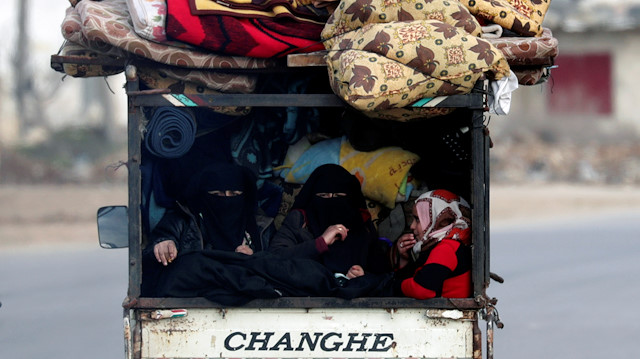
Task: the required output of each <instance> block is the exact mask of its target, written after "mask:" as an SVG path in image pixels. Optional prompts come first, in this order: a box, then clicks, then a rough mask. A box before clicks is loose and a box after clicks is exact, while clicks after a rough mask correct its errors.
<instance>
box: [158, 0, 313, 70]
mask: <svg viewBox="0 0 640 359" xmlns="http://www.w3.org/2000/svg"><path fill="white" fill-rule="evenodd" d="M167 12H168V16H167V25H166V31H167V36H169V37H171V38H174V39H176V40H179V41H183V42H186V43H189V44H192V45H196V46H200V47H202V48H205V49H207V50H210V51H214V52H218V53H221V54H227V55H236V56H247V57H259V58H269V57H282V56H286V55H288V54H291V53H298V52H313V51H318V50H324V46H323V45H322V43H321V42H320V32H322V29H323V27H324V25H322V24H314V23H302V22H298V21H295V20H292V19H286V18H284V19H282V18H277V19H276V18H273V19H270V18H243V17H233V16H223V15H201V16H195V15H192V14H191V10H190V6H189V0H167Z"/></svg>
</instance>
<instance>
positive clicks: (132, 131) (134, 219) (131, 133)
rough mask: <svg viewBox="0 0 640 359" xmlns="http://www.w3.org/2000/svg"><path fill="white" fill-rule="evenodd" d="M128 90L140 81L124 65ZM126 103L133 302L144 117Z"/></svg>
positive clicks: (138, 265)
mask: <svg viewBox="0 0 640 359" xmlns="http://www.w3.org/2000/svg"><path fill="white" fill-rule="evenodd" d="M125 75H126V76H127V91H137V90H138V89H139V82H138V78H137V74H136V71H135V68H134V67H133V66H129V67H127V70H126V71H125ZM128 102H129V106H128V123H127V126H128V137H129V138H128V151H129V160H128V170H129V179H128V181H129V289H128V294H127V296H128V301H129V303H135V300H136V299H137V298H138V297H139V296H140V285H141V283H142V249H141V239H142V236H141V235H142V230H141V213H140V201H141V192H142V189H141V178H140V161H141V151H140V145H141V143H142V136H141V135H140V124H141V123H142V121H143V119H144V114H143V113H142V109H141V108H140V107H138V106H135V105H133V103H132V100H131V97H129V101H128Z"/></svg>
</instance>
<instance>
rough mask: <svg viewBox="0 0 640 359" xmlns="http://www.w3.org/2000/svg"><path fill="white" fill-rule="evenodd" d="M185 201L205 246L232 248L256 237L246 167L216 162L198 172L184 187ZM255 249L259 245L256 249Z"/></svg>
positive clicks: (252, 184) (252, 182)
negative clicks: (200, 231) (200, 232)
mask: <svg viewBox="0 0 640 359" xmlns="http://www.w3.org/2000/svg"><path fill="white" fill-rule="evenodd" d="M184 193H185V196H186V203H187V206H188V208H189V209H190V210H191V212H192V214H194V215H195V216H196V220H197V221H198V223H199V226H200V228H201V230H202V234H203V238H204V249H217V250H225V251H234V250H236V248H237V247H238V246H240V245H242V244H249V245H258V246H259V244H260V241H255V242H253V238H256V237H255V236H256V221H255V214H256V206H257V201H256V184H255V176H254V175H253V173H252V172H251V171H250V170H249V169H248V168H245V167H241V166H237V165H232V164H226V163H218V164H214V165H209V166H207V167H205V168H204V169H203V170H202V171H200V172H199V173H198V174H197V175H196V176H195V177H194V178H192V180H191V181H190V183H189V185H188V186H187V188H185V191H184ZM256 249H257V250H259V249H261V248H256Z"/></svg>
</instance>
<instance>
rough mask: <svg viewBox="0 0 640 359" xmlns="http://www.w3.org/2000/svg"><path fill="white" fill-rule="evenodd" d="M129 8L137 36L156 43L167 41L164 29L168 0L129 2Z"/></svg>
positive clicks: (135, 0)
mask: <svg viewBox="0 0 640 359" xmlns="http://www.w3.org/2000/svg"><path fill="white" fill-rule="evenodd" d="M127 7H128V8H129V14H130V15H131V22H133V29H134V31H135V32H136V34H138V35H140V37H142V38H145V39H147V40H151V41H156V42H164V41H166V40H167V32H166V30H165V27H164V26H165V21H166V19H167V1H166V0H127Z"/></svg>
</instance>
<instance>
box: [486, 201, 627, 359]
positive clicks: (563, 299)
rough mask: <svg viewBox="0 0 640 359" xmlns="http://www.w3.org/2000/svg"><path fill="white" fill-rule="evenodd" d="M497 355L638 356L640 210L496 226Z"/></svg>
mask: <svg viewBox="0 0 640 359" xmlns="http://www.w3.org/2000/svg"><path fill="white" fill-rule="evenodd" d="M491 247H492V248H491V249H492V253H491V268H492V271H493V272H496V273H498V274H500V275H502V276H503V277H504V278H505V283H504V284H497V283H492V284H491V286H490V288H489V291H488V293H489V295H491V296H494V297H496V298H499V302H498V310H499V314H500V316H501V319H502V321H503V323H504V324H505V327H504V329H502V330H497V331H496V332H495V353H494V354H495V358H518V359H534V358H535V359H539V358H565V359H566V358H581V359H591V358H593V359H596V358H597V359H601V358H637V357H638V344H637V341H638V338H640V311H638V310H637V303H636V301H637V298H638V297H640V280H639V279H638V275H640V213H638V212H636V213H627V214H617V215H616V214H612V215H608V216H603V217H600V218H587V219H583V220H577V221H571V222H569V223H564V224H562V223H556V224H555V225H552V226H551V225H543V224H539V225H535V226H530V227H527V228H520V229H505V230H500V229H494V230H492V238H491Z"/></svg>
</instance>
